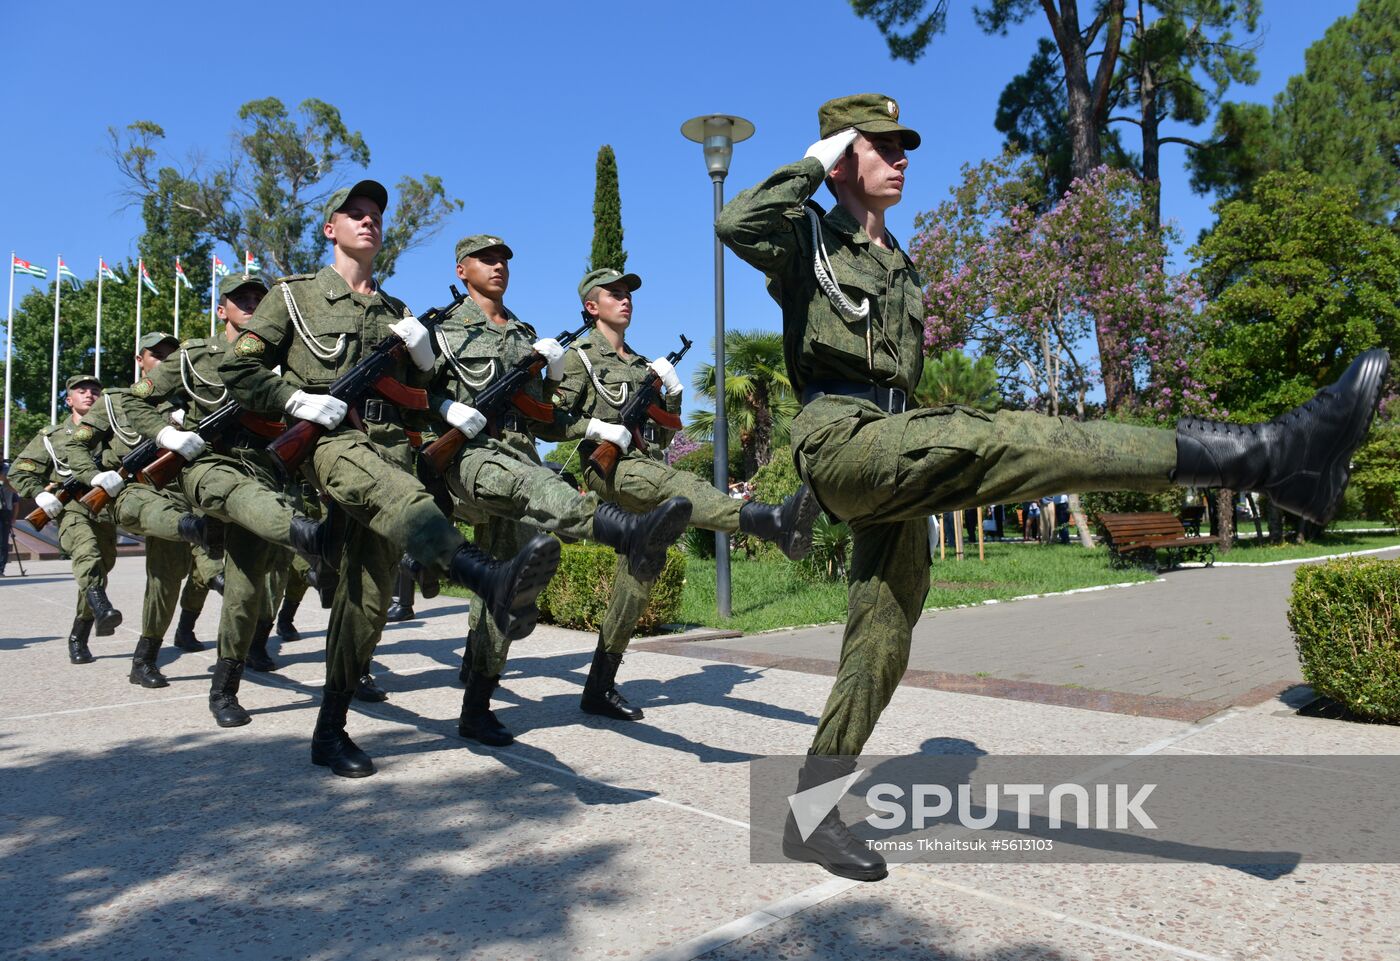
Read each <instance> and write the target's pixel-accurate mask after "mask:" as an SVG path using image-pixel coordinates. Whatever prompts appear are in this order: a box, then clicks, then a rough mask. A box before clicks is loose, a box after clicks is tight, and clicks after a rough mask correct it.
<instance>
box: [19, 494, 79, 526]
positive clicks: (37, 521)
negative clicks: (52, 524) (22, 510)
mask: <svg viewBox="0 0 1400 961" xmlns="http://www.w3.org/2000/svg"><path fill="white" fill-rule="evenodd" d="M44 493H46V494H54V486H53V485H52V484H48V485H46V486H45V487H44ZM54 496H55V497H57V498H58V499H59V501H60V502H61V503H64V504H66V503H68V501H69V500H70V499H71V497H72V495H71V494H69V493H68V492H67V491H66V490H64V489H63V488H62V487H59V488H58V493H57V494H54ZM24 519H25V520H27V521H29V525H30V526H31V527H33V528H34V529H35V530H36V531H41V530H43V529H44V525H45V524H47V523H48V522H49V521H51V520H53V518H51V517H50V516H49V515H48V514H47V513H46V512H45V511H44V509H43V508H42V507H35V508H34V509H33V510H32V511H30V512H29V513H28V514H25V515H24Z"/></svg>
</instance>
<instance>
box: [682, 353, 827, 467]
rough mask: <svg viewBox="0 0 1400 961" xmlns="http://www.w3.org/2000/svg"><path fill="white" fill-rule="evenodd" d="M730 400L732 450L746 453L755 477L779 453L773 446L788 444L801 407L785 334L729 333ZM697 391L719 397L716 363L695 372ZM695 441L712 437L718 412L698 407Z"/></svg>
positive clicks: (692, 428)
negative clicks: (786, 357) (786, 354)
mask: <svg viewBox="0 0 1400 961" xmlns="http://www.w3.org/2000/svg"><path fill="white" fill-rule="evenodd" d="M724 353H725V359H724V402H725V415H726V417H727V419H728V428H729V450H730V452H731V454H732V453H733V452H734V451H735V450H736V449H738V450H739V451H741V452H742V464H743V467H742V471H741V473H739V474H737V475H735V476H739V477H752V476H753V475H754V472H755V471H757V470H758V469H759V468H760V467H762V466H763V465H764V464H767V463H768V462H769V460H771V459H772V457H773V448H774V447H778V446H782V445H783V444H786V443H787V442H788V435H789V431H790V430H791V427H792V420H793V418H794V417H796V416H797V412H798V411H799V410H800V409H801V405H800V404H799V403H798V402H797V397H796V396H795V395H794V394H793V392H792V382H791V381H790V380H789V379H788V373H787V363H786V361H785V360H784V358H783V335H782V334H781V333H778V332H776V331H770V330H748V331H745V330H729V331H726V332H725V335H724ZM693 383H694V384H695V389H696V391H698V392H699V394H700V396H701V397H703V398H705V399H706V400H709V401H711V402H713V401H714V399H715V367H714V365H713V364H701V365H699V366H698V367H697V368H696V370H695V378H694V381H693ZM685 431H686V435H687V436H688V437H690V438H692V439H693V440H698V441H705V440H712V439H713V438H714V433H715V415H714V411H710V410H703V409H702V410H696V411H692V412H691V415H690V423H688V424H687V425H686V428H685Z"/></svg>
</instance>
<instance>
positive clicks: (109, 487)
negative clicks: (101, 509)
mask: <svg viewBox="0 0 1400 961" xmlns="http://www.w3.org/2000/svg"><path fill="white" fill-rule="evenodd" d="M92 486H93V487H100V488H102V489H103V490H104V491H106V492H107V496H108V497H116V496H117V495H118V494H120V493H121V490H122V488H123V487H125V486H126V480H125V479H124V478H123V477H122V475H121V474H118V473H117V472H116V471H114V470H104V471H103V472H102V473H100V474H98V475H97V476H96V477H94V478H93V479H92Z"/></svg>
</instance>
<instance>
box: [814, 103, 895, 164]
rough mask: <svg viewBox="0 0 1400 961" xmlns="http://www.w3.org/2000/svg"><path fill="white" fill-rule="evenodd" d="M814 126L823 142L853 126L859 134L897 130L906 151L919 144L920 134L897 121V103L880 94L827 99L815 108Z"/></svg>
mask: <svg viewBox="0 0 1400 961" xmlns="http://www.w3.org/2000/svg"><path fill="white" fill-rule="evenodd" d="M817 123H818V124H820V126H821V137H822V139H823V140H825V139H826V138H827V137H830V136H831V135H832V134H834V133H836V132H837V131H838V130H845V129H846V128H847V127H854V128H856V129H857V130H859V131H860V132H861V133H890V132H892V131H897V132H898V133H899V135H900V140H902V141H903V142H904V149H905V150H913V149H914V148H915V147H917V146H918V145H919V141H920V138H919V134H918V132H917V131H915V130H910V129H909V128H908V127H906V126H904V125H903V124H901V123H900V122H899V104H898V103H896V102H895V100H894V98H892V97H886V96H885V95H884V94H882V93H858V94H855V95H853V96H850V97H837V98H836V99H835V100H828V101H827V102H826V103H824V104H822V105H821V106H820V107H818V108H817Z"/></svg>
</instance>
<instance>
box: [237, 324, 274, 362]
mask: <svg viewBox="0 0 1400 961" xmlns="http://www.w3.org/2000/svg"><path fill="white" fill-rule="evenodd" d="M266 350H267V342H266V341H265V340H263V339H262V338H261V337H259V336H258V335H257V334H255V333H253V332H252V331H251V330H245V331H244V332H243V333H241V334H239V335H238V340H237V341H236V342H235V343H234V345H233V352H234V353H235V354H237V355H238V356H239V357H260V356H262V354H263V352H264V351H266Z"/></svg>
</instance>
